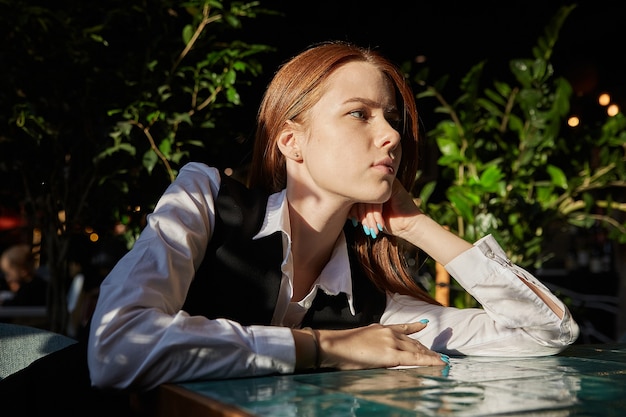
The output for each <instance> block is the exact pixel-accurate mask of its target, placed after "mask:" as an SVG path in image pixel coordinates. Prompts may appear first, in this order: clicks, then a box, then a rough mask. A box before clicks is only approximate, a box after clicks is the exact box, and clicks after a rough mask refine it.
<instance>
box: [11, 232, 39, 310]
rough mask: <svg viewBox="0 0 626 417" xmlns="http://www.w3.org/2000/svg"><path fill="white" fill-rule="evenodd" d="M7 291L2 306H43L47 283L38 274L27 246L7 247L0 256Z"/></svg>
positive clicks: (31, 253) (33, 257)
mask: <svg viewBox="0 0 626 417" xmlns="http://www.w3.org/2000/svg"><path fill="white" fill-rule="evenodd" d="M0 269H1V270H2V273H3V275H4V277H3V278H4V281H5V284H6V288H7V291H6V292H4V293H3V294H4V295H3V299H2V300H0V303H1V305H2V306H45V305H46V298H47V292H48V282H47V281H46V280H45V279H44V278H43V277H42V276H41V275H39V274H38V272H37V268H36V262H35V256H34V254H33V251H32V248H31V247H30V245H27V244H17V245H13V246H11V247H9V248H8V249H6V250H5V251H4V252H2V255H1V256H0Z"/></svg>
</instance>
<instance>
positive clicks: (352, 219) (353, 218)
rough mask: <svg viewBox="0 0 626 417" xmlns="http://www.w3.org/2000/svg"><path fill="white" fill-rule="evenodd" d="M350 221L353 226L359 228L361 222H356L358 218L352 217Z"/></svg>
mask: <svg viewBox="0 0 626 417" xmlns="http://www.w3.org/2000/svg"><path fill="white" fill-rule="evenodd" d="M350 220H351V221H352V226H354V227H357V226H358V224H359V222H358V221H357V220H356V217H351V218H350Z"/></svg>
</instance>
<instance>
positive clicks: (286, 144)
mask: <svg viewBox="0 0 626 417" xmlns="http://www.w3.org/2000/svg"><path fill="white" fill-rule="evenodd" d="M301 137H302V130H301V126H300V124H298V123H297V122H294V121H292V120H287V121H286V122H285V124H284V125H283V130H282V131H281V132H280V135H279V136H278V141H277V145H278V149H280V151H281V152H282V154H283V155H284V156H285V158H287V159H291V160H294V161H302V150H301V149H300V143H299V140H301Z"/></svg>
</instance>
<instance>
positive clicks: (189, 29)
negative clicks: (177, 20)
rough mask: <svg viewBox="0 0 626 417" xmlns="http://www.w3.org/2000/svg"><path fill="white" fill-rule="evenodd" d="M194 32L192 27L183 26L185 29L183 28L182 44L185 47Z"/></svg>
mask: <svg viewBox="0 0 626 417" xmlns="http://www.w3.org/2000/svg"><path fill="white" fill-rule="evenodd" d="M195 31H196V30H195V28H194V27H193V26H192V25H185V27H184V28H183V43H184V44H185V45H187V44H188V43H189V41H191V38H192V37H193V34H194V32H195Z"/></svg>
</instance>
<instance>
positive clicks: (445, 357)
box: [440, 353, 450, 365]
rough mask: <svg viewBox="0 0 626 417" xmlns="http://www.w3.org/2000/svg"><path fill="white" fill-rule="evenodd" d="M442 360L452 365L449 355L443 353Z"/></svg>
mask: <svg viewBox="0 0 626 417" xmlns="http://www.w3.org/2000/svg"><path fill="white" fill-rule="evenodd" d="M440 358H441V360H442V361H444V362H445V363H447V364H448V365H450V358H449V357H448V356H447V355H444V354H443V353H442V354H441V356H440Z"/></svg>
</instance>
